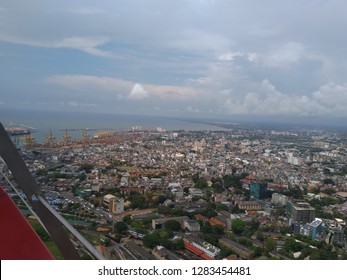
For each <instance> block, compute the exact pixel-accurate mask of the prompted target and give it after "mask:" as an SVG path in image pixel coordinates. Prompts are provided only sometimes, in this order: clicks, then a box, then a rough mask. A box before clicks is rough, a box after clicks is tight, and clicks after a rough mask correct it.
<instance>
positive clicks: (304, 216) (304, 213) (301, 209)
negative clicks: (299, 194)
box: [287, 200, 315, 224]
mask: <svg viewBox="0 0 347 280" xmlns="http://www.w3.org/2000/svg"><path fill="white" fill-rule="evenodd" d="M287 215H288V217H289V218H290V220H291V222H292V223H298V224H306V223H311V221H313V220H314V218H315V209H314V208H313V207H312V206H311V205H310V204H309V203H307V202H305V201H293V200H288V203H287Z"/></svg>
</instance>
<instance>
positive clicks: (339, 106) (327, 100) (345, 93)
mask: <svg viewBox="0 0 347 280" xmlns="http://www.w3.org/2000/svg"><path fill="white" fill-rule="evenodd" d="M312 96H313V98H314V99H315V100H316V101H317V102H319V103H320V104H322V105H323V106H325V107H327V108H329V109H330V110H331V112H332V113H333V114H334V115H337V116H346V115H347V84H343V85H338V84H335V83H328V84H326V85H323V86H321V87H320V88H319V90H318V91H316V92H314V93H313V94H312Z"/></svg>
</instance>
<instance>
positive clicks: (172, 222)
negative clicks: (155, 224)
mask: <svg viewBox="0 0 347 280" xmlns="http://www.w3.org/2000/svg"><path fill="white" fill-rule="evenodd" d="M164 228H168V229H171V230H172V231H180V230H181V224H180V223H179V222H177V221H175V220H169V221H167V222H165V223H164Z"/></svg>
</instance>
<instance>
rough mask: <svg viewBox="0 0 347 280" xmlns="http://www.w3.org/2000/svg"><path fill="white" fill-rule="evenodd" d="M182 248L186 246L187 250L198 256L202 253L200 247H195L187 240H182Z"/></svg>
mask: <svg viewBox="0 0 347 280" xmlns="http://www.w3.org/2000/svg"><path fill="white" fill-rule="evenodd" d="M184 248H186V249H187V250H189V251H191V252H192V253H194V254H195V255H198V256H201V255H202V254H204V252H203V251H202V250H201V249H199V248H196V247H195V246H194V245H192V244H190V243H188V242H184Z"/></svg>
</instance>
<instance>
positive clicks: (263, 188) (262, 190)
mask: <svg viewBox="0 0 347 280" xmlns="http://www.w3.org/2000/svg"><path fill="white" fill-rule="evenodd" d="M249 191H250V195H251V197H253V198H256V199H264V198H266V192H267V183H256V182H251V183H250V184H249Z"/></svg>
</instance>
